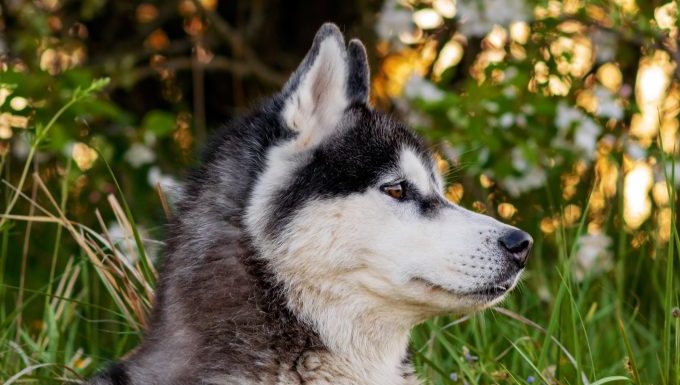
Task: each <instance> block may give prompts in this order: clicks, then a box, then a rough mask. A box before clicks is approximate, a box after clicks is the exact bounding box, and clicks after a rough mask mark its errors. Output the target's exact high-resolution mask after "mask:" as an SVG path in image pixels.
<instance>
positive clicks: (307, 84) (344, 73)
mask: <svg viewBox="0 0 680 385" xmlns="http://www.w3.org/2000/svg"><path fill="white" fill-rule="evenodd" d="M349 63H350V62H349V61H348V60H347V50H346V48H345V40H344V38H343V37H342V33H341V32H340V30H339V29H338V27H337V26H336V25H335V24H332V23H326V24H324V25H323V26H321V28H320V29H319V31H318V32H317V33H316V36H315V37H314V43H313V44H312V48H311V49H310V50H309V52H308V53H307V55H306V56H305V58H304V59H303V60H302V63H301V64H300V66H299V67H298V69H297V70H295V72H294V73H293V75H292V76H291V78H290V80H288V82H287V83H286V85H285V86H284V87H283V90H282V93H281V95H282V96H283V99H284V102H283V108H282V110H281V117H282V119H283V121H284V123H285V124H286V125H287V126H288V127H289V128H290V129H291V130H293V131H295V132H297V133H298V136H297V138H296V144H297V148H298V149H300V150H303V149H305V148H311V147H313V146H315V145H316V144H318V143H320V142H321V140H322V139H323V138H324V137H326V136H327V135H329V134H330V133H332V132H333V130H334V129H335V128H336V127H337V126H338V123H339V122H340V119H342V116H343V113H344V110H345V108H347V106H348V105H349V103H350V101H351V100H350V98H349V95H348V92H347V90H348V83H350V79H349V76H348V74H349Z"/></svg>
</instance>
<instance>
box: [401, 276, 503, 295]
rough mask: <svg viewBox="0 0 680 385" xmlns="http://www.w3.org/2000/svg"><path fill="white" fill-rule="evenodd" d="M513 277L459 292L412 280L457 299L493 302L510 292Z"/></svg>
mask: <svg viewBox="0 0 680 385" xmlns="http://www.w3.org/2000/svg"><path fill="white" fill-rule="evenodd" d="M515 277H516V276H513V277H510V278H508V279H505V280H501V282H500V283H494V284H490V285H487V286H483V287H481V288H478V289H475V290H466V291H461V290H455V289H450V288H447V287H444V286H442V285H439V284H436V283H433V282H431V281H429V280H427V279H425V278H422V277H416V278H413V281H416V282H418V283H420V284H422V285H426V286H428V287H429V288H430V289H431V290H435V291H440V292H446V293H448V294H453V295H456V296H459V297H472V298H476V299H480V300H487V301H489V300H494V299H496V298H498V297H501V296H503V295H505V294H506V293H507V292H508V291H510V290H511V289H512V287H513V285H514V282H515Z"/></svg>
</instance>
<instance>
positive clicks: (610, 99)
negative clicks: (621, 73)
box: [593, 86, 623, 120]
mask: <svg viewBox="0 0 680 385" xmlns="http://www.w3.org/2000/svg"><path fill="white" fill-rule="evenodd" d="M593 93H594V94H595V97H596V98H597V111H595V115H597V116H600V117H604V118H612V119H616V120H621V119H623V106H622V105H621V101H619V100H618V99H616V96H615V95H614V94H613V93H612V92H611V91H609V90H608V89H607V88H605V87H602V86H595V89H594V92H593Z"/></svg>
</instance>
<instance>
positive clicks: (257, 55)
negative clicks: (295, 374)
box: [0, 0, 680, 384]
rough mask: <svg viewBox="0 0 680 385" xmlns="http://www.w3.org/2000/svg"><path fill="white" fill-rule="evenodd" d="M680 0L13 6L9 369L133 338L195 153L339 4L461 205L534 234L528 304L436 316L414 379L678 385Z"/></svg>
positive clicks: (6, 157)
mask: <svg viewBox="0 0 680 385" xmlns="http://www.w3.org/2000/svg"><path fill="white" fill-rule="evenodd" d="M678 6H679V5H678V1H667V0H652V1H641V0H638V1H636V0H595V1H590V0H564V1H554V0H550V1H546V0H384V1H378V0H375V1H360V0H353V1H343V2H320V1H294V2H293V1H286V2H284V1H264V0H253V1H240V2H236V1H219V0H179V1H177V0H173V1H145V2H140V1H127V0H123V1H120V0H119V1H107V0H84V1H71V0H34V1H27V0H0V165H1V167H0V168H1V170H0V172H1V174H0V175H1V176H2V180H3V185H2V186H0V194H1V195H0V202H1V203H0V211H1V212H2V213H4V214H3V218H2V222H1V224H0V232H1V235H2V244H1V248H0V257H1V260H0V277H1V278H0V279H1V280H2V281H1V283H2V285H1V286H0V300H1V301H0V306H1V307H2V308H1V309H0V321H1V323H2V329H1V330H2V334H0V341H2V346H1V347H0V356H1V357H2V358H1V359H0V363H1V364H0V380H3V381H7V382H5V383H9V382H13V381H19V380H22V381H32V382H38V383H43V382H48V381H54V380H58V381H77V380H78V379H79V378H81V376H83V375H88V374H90V373H92V371H93V370H95V369H96V368H97V367H99V366H100V365H101V364H102V363H103V362H106V361H107V360H108V359H113V358H115V357H120V356H121V355H123V354H125V353H126V352H127V351H129V349H130V348H131V347H132V346H134V344H135V342H136V341H137V340H138V338H139V332H140V330H141V329H142V328H143V324H144V314H145V312H146V311H147V310H148V306H149V303H150V298H151V296H152V285H153V277H154V275H155V271H154V270H153V265H152V264H153V262H155V260H156V256H157V253H158V250H159V249H160V248H159V245H160V244H161V241H162V239H163V228H162V224H163V222H164V220H165V217H166V216H167V215H171V211H172V208H171V207H172V198H173V191H176V189H177V188H179V187H180V186H181V175H183V173H184V170H186V169H187V168H188V167H190V166H191V165H193V164H195V162H196V159H197V157H196V154H197V152H198V149H200V147H201V145H202V144H203V143H204V142H205V140H206V138H207V137H209V134H210V132H212V131H213V130H215V129H216V128H217V127H218V126H219V125H220V124H221V123H222V122H224V121H226V120H228V119H230V118H232V117H234V116H236V115H238V114H240V113H243V112H245V111H247V109H248V108H249V107H250V106H252V105H254V104H255V103H256V102H257V101H258V100H259V99H261V98H263V97H266V96H267V95H269V94H271V93H273V92H275V91H276V90H278V89H279V87H280V86H281V85H282V84H283V83H284V82H285V80H286V78H287V76H288V74H289V73H290V72H291V71H292V70H293V69H294V68H295V66H296V65H297V63H298V62H299V60H300V59H301V57H302V56H303V55H304V53H305V52H306V50H307V49H308V47H309V45H310V42H311V38H312V36H313V35H314V32H315V31H316V29H317V28H318V27H319V25H320V24H321V23H322V22H324V21H329V20H330V21H333V22H335V23H337V24H338V25H339V26H340V27H341V29H343V31H344V32H345V33H346V35H347V36H348V37H359V38H361V39H362V40H363V41H364V43H365V44H366V45H367V48H368V52H369V55H370V56H371V57H370V61H371V65H372V67H373V79H372V82H373V94H372V100H373V103H374V104H375V105H376V106H377V107H378V108H381V109H386V110H389V111H391V112H392V113H393V114H395V115H397V116H399V117H401V118H402V119H404V120H406V121H408V122H409V124H410V125H411V126H412V127H414V128H415V129H416V130H418V131H419V132H421V133H422V134H423V135H424V136H425V137H426V138H427V139H428V141H430V142H431V144H432V145H433V147H434V148H435V149H436V151H437V154H438V164H439V165H440V167H441V169H442V171H444V172H445V173H446V175H447V176H448V181H449V185H448V188H447V196H448V197H449V199H451V200H452V201H454V202H458V203H461V204H463V205H465V206H467V207H472V208H473V209H475V210H477V211H479V212H484V213H487V214H489V215H492V216H495V217H498V218H500V219H502V220H504V221H507V222H510V223H512V224H515V225H517V226H519V227H522V228H524V229H526V230H528V231H530V232H531V233H532V234H533V235H534V238H535V239H536V250H535V256H534V258H533V261H532V264H531V266H530V269H529V272H528V274H527V279H526V283H525V284H524V286H525V287H524V288H523V289H522V290H521V291H520V292H519V293H516V294H515V295H514V296H513V297H512V298H511V300H510V301H509V302H508V304H507V308H508V309H510V310H512V312H513V313H510V314H513V315H512V316H508V317H505V318H502V319H500V320H499V319H498V317H501V316H502V315H497V314H496V313H492V314H491V315H489V314H488V313H487V314H485V315H481V316H478V317H474V318H464V319H463V320H459V321H460V322H457V323H454V324H449V323H448V322H446V320H445V319H438V320H434V321H432V322H428V323H427V324H426V325H424V326H423V327H421V328H419V329H418V330H417V331H416V332H415V333H414V340H413V341H414V342H413V346H414V350H415V351H416V356H415V357H416V362H417V364H418V367H419V370H420V371H421V373H423V375H425V376H427V377H428V378H431V379H432V382H433V383H438V384H439V383H458V382H460V383H463V382H466V383H498V382H501V383H506V382H507V383H532V382H535V381H539V382H544V383H587V382H588V381H593V380H595V379H597V378H601V377H603V376H605V375H624V376H627V377H629V378H630V379H631V380H632V381H633V382H635V383H655V384H659V383H662V384H673V383H680V370H678V369H679V368H680V337H679V336H678V329H679V328H680V326H679V323H680V321H678V320H679V319H680V318H678V316H679V315H680V310H678V311H677V312H678V313H679V314H678V315H676V317H675V318H673V314H672V313H673V309H674V308H675V309H677V306H678V301H679V296H680V293H679V290H678V287H679V286H678V284H679V281H680V268H678V267H677V266H680V264H677V263H676V264H675V265H674V264H673V260H674V258H677V255H678V250H679V249H680V240H679V239H678V233H677V226H676V223H677V216H678V213H677V210H675V204H676V202H677V197H676V195H675V191H676V190H675V189H676V188H677V187H678V184H679V183H678V182H680V177H678V176H677V175H678V174H680V166H678V162H677V160H678V151H679V149H678V147H679V142H678V141H679V137H680V134H679V131H680V129H679V124H678V114H679V112H680V82H679V81H680V65H679V63H680V53H679V51H678V28H679V26H680V18H678ZM102 77H105V78H109V79H110V82H109V83H107V84H106V85H105V87H104V84H98V86H97V87H95V89H88V87H89V86H90V85H91V84H92V82H93V81H94V80H95V79H98V78H102ZM99 88H103V89H102V90H100V89H99ZM77 89H80V90H81V92H82V90H85V93H87V95H86V96H87V97H83V98H82V100H80V99H79V100H78V101H77V102H76V103H74V104H73V105H72V106H70V107H69V108H68V109H66V110H65V111H64V112H63V114H61V115H60V116H59V117H58V119H56V120H54V122H53V123H52V124H50V123H49V122H50V120H51V119H52V118H53V117H54V116H55V114H56V113H57V112H58V111H59V110H60V108H62V107H63V106H64V105H65V104H66V103H68V102H69V101H70V100H73V99H72V98H73V96H74V92H76V90H77ZM95 94H96V95H95ZM48 126H49V132H48V133H46V134H44V135H41V132H44V131H47V130H44V129H45V127H48ZM22 174H25V175H27V177H26V178H25V179H26V180H25V183H23V182H22ZM43 186H44V187H43ZM17 187H18V188H19V189H20V190H21V191H22V194H23V195H17V194H16V192H15V191H16V190H15V188H17ZM15 198H17V199H16V204H14V202H13V200H14V199H15ZM44 207H49V208H50V209H48V210H46V211H48V212H51V213H52V214H51V215H52V216H50V215H49V214H48V213H46V212H45V211H43V208H44ZM55 213H56V214H55ZM59 213H63V216H62V215H61V214H59ZM66 218H68V220H67V219H66ZM44 222H52V223H44ZM499 314H500V313H499ZM517 314H521V315H522V316H524V317H526V319H524V320H523V321H522V320H520V319H519V318H517ZM505 315H507V314H505ZM513 317H515V318H513ZM528 320H531V321H532V322H534V323H535V324H534V325H531V324H530V323H529V321H528ZM535 326H538V327H539V328H536V327H535ZM540 328H542V329H543V330H542V331H541V330H540ZM554 341H560V342H559V343H554ZM565 351H566V352H567V353H565ZM569 352H570V353H569ZM29 369H30V370H29ZM579 372H582V373H583V375H578V373H579ZM589 379H590V380H589Z"/></svg>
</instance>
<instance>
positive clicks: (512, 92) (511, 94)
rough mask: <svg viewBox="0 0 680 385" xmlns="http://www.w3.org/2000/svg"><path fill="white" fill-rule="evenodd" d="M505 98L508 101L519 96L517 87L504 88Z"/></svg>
mask: <svg viewBox="0 0 680 385" xmlns="http://www.w3.org/2000/svg"><path fill="white" fill-rule="evenodd" d="M503 96H505V97H506V98H508V99H514V98H515V96H517V87H515V86H513V85H510V86H507V87H505V88H503Z"/></svg>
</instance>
